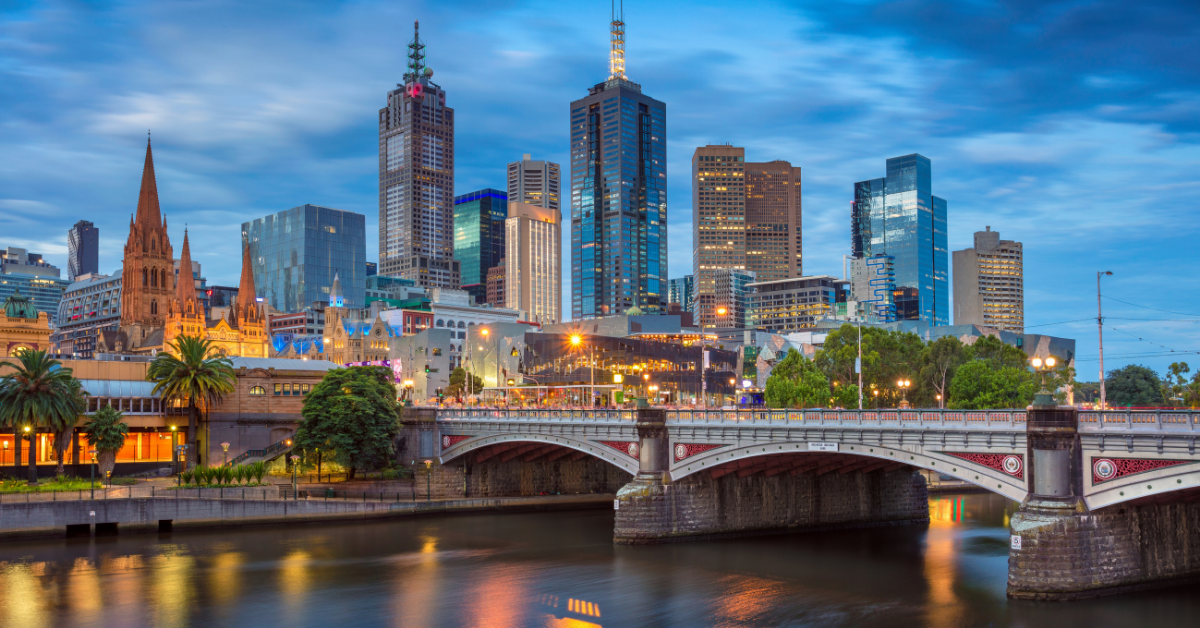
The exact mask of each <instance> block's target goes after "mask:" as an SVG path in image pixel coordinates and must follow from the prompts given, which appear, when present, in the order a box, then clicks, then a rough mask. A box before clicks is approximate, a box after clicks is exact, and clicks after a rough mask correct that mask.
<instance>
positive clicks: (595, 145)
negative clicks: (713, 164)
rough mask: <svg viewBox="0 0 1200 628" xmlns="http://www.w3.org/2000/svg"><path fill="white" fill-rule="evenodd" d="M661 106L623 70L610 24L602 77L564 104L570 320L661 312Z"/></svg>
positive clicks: (617, 29) (617, 24)
mask: <svg viewBox="0 0 1200 628" xmlns="http://www.w3.org/2000/svg"><path fill="white" fill-rule="evenodd" d="M666 165H667V106H666V105H665V104H664V103H663V102H661V101H659V100H655V99H653V98H650V97H649V96H647V95H645V94H643V93H642V87H641V85H638V84H637V83H634V82H632V81H630V80H629V79H628V78H627V77H626V75H625V23H624V22H623V21H622V19H621V18H620V17H618V16H617V15H614V16H613V21H612V49H611V52H610V56H609V76H608V80H607V81H605V82H603V83H599V84H597V85H595V86H593V87H591V88H589V89H588V95H587V96H586V97H584V98H581V99H579V100H576V101H574V102H572V103H571V314H572V316H571V318H572V319H573V320H580V319H588V318H596V317H600V316H610V315H613V314H620V313H622V312H625V311H627V310H630V309H633V308H634V307H635V306H636V307H637V309H638V310H640V311H642V312H645V313H647V314H661V313H664V312H666V296H667V295H666V288H667V286H666V283H667V169H666Z"/></svg>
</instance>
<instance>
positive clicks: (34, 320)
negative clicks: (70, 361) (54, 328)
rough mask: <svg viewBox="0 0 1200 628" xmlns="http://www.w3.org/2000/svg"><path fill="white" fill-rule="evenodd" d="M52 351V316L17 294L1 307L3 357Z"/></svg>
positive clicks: (0, 354)
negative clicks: (29, 352)
mask: <svg viewBox="0 0 1200 628" xmlns="http://www.w3.org/2000/svg"><path fill="white" fill-rule="evenodd" d="M48 350H50V315H49V314H48V313H47V312H45V311H40V312H39V311H38V309H37V306H36V305H34V303H33V301H31V300H30V299H29V297H27V296H25V295H23V294H21V292H20V291H19V290H18V291H15V292H13V293H12V294H10V295H8V296H7V297H5V299H4V303H3V304H0V358H7V357H10V356H17V355H20V354H21V353H23V352H25V351H48Z"/></svg>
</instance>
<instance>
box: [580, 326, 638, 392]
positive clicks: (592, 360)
mask: <svg viewBox="0 0 1200 628" xmlns="http://www.w3.org/2000/svg"><path fill="white" fill-rule="evenodd" d="M571 346H572V347H575V348H576V349H578V348H580V347H581V346H583V336H581V335H579V334H571ZM588 350H589V354H588V370H590V371H591V379H592V389H591V391H590V393H589V394H588V407H589V408H595V407H596V347H595V345H593V344H588ZM646 379H650V376H649V375H647V376H646Z"/></svg>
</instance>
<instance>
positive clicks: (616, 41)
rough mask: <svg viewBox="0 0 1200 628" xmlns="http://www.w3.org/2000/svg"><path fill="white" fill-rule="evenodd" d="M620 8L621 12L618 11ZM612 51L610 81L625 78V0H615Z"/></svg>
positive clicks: (609, 56)
mask: <svg viewBox="0 0 1200 628" xmlns="http://www.w3.org/2000/svg"><path fill="white" fill-rule="evenodd" d="M618 2H620V4H618ZM618 7H619V10H618ZM610 34H611V35H612V50H610V51H609V53H608V80H610V81H611V80H613V79H624V78H625V0H613V5H612V24H611V29H610Z"/></svg>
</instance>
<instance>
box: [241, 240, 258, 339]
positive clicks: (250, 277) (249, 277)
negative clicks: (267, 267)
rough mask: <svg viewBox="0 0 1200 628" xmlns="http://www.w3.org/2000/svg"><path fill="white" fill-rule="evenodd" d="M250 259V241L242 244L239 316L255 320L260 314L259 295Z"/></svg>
mask: <svg viewBox="0 0 1200 628" xmlns="http://www.w3.org/2000/svg"><path fill="white" fill-rule="evenodd" d="M251 264H252V262H251V261H250V243H249V242H246V243H244V244H243V246H242V282H241V283H240V284H238V307H237V311H238V317H239V318H250V319H251V320H254V319H255V318H257V315H258V299H257V298H256V297H257V296H258V295H257V294H256V290H255V288H254V267H253V266H252V265H251Z"/></svg>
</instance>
